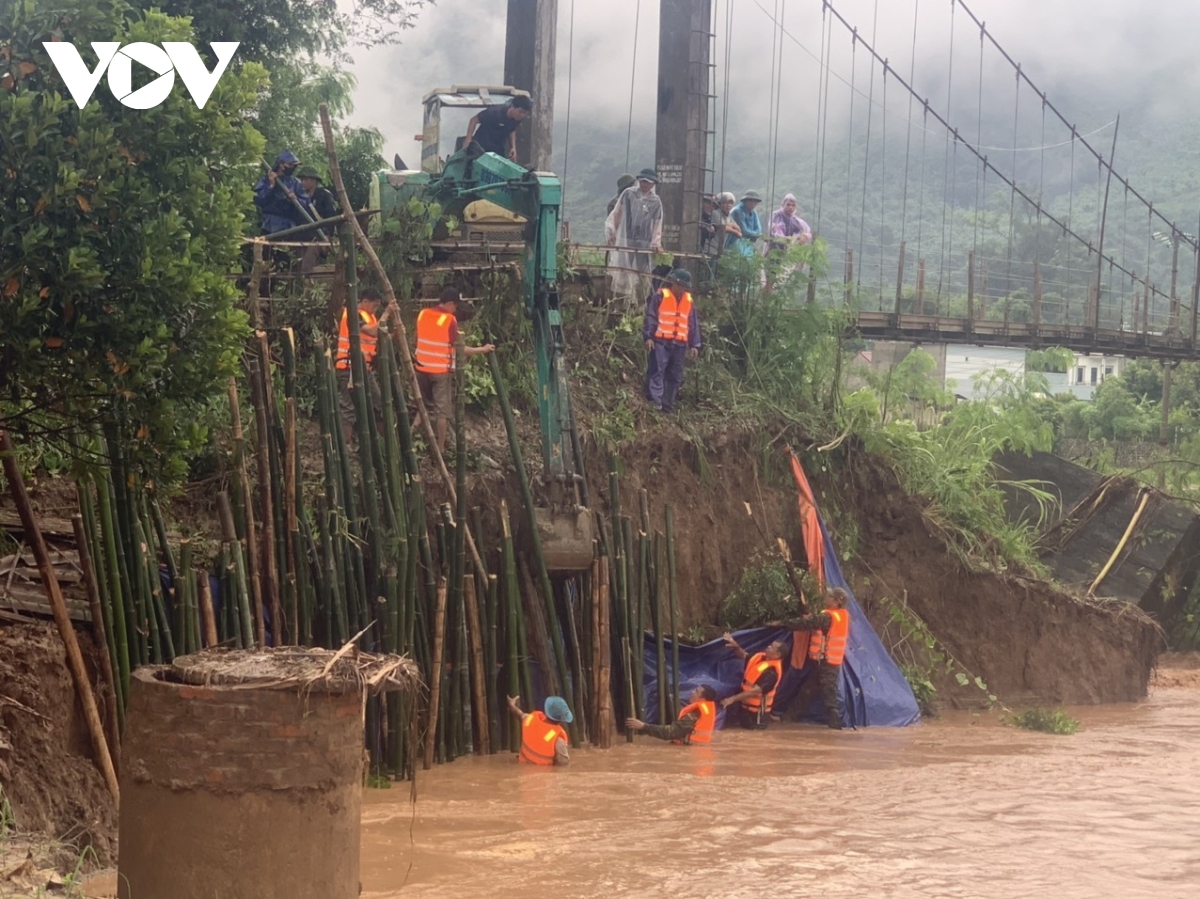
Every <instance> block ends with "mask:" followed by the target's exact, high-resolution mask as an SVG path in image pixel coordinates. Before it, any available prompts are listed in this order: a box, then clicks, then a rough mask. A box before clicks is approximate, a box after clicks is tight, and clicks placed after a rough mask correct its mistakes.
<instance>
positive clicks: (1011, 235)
mask: <svg viewBox="0 0 1200 899" xmlns="http://www.w3.org/2000/svg"><path fill="white" fill-rule="evenodd" d="M1020 121H1021V76H1020V74H1018V75H1017V80H1016V84H1015V95H1014V97H1013V154H1012V173H1013V184H1014V185H1016V183H1017V151H1016V146H1017V129H1018V127H1019V126H1020ZM1016 213H1017V189H1016V187H1015V186H1014V187H1013V188H1012V191H1011V193H1010V194H1009V200H1008V269H1007V271H1006V272H1005V275H1004V281H1005V284H1004V323H1005V325H1007V324H1008V322H1009V316H1010V313H1011V311H1012V292H1013V290H1012V266H1013V245H1014V243H1015V242H1016V233H1017V232H1016Z"/></svg>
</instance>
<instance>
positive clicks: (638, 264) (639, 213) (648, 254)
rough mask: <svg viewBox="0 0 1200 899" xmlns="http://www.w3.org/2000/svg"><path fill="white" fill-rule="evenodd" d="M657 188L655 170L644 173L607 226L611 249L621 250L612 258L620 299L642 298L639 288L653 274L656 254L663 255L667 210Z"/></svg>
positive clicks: (619, 200) (615, 289) (627, 191)
mask: <svg viewBox="0 0 1200 899" xmlns="http://www.w3.org/2000/svg"><path fill="white" fill-rule="evenodd" d="M656 184H658V175H657V174H655V172H654V169H642V170H641V171H640V172H638V175H637V184H636V185H635V186H634V187H629V188H626V189H625V190H624V191H622V192H621V196H620V197H618V198H617V203H616V205H615V206H613V211H612V212H610V213H609V214H608V218H607V219H606V220H605V222H604V231H605V235H606V236H607V238H608V245H609V246H610V247H616V248H617V250H616V252H614V253H610V254H609V266H610V267H611V268H612V284H613V293H614V294H616V295H617V296H624V297H630V296H640V295H642V293H643V291H642V290H640V289H639V287H640V286H643V282H644V280H645V277H646V275H647V273H649V271H650V265H651V263H652V262H653V261H654V254H655V253H659V252H662V224H663V206H662V200H661V199H659V196H658V194H657V193H655V191H654V186H655V185H656Z"/></svg>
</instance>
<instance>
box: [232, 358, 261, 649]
mask: <svg viewBox="0 0 1200 899" xmlns="http://www.w3.org/2000/svg"><path fill="white" fill-rule="evenodd" d="M228 394H229V418H230V424H231V426H232V431H233V433H232V435H231V436H232V437H233V446H234V467H235V469H236V470H237V474H238V480H239V481H240V484H239V487H240V489H241V494H242V503H243V504H244V505H245V508H246V545H247V546H248V547H250V553H249V556H250V558H249V560H248V564H249V572H248V573H249V577H250V593H251V596H252V598H253V600H254V623H255V630H254V631H253V634H254V635H256V637H257V642H258V645H259V646H266V640H265V636H264V635H265V631H266V621H265V618H264V613H263V593H262V585H261V584H260V582H259V576H258V563H257V561H256V559H255V549H254V548H255V547H256V546H258V527H257V525H256V524H255V522H254V501H253V499H252V497H251V491H250V471H249V468H248V467H247V466H246V437H245V434H244V432H243V431H242V412H241V403H240V402H239V400H238V389H237V379H236V378H233V377H230V379H229V389H228ZM232 523H233V518H232V517H231V518H230V525H231V526H232ZM225 539H226V540H227V541H228V540H234V541H236V540H237V531H236V529H234V531H233V533H232V535H230V533H229V532H228V531H226V534H225ZM247 637H248V643H247V645H253V642H254V639H253V638H252V637H251V635H247Z"/></svg>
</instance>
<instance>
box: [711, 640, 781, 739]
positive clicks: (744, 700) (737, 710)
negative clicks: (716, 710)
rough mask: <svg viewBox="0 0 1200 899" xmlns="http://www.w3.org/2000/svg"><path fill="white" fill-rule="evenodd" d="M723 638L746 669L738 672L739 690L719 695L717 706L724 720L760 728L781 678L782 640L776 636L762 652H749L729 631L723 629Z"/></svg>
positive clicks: (768, 712)
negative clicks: (740, 676)
mask: <svg viewBox="0 0 1200 899" xmlns="http://www.w3.org/2000/svg"><path fill="white" fill-rule="evenodd" d="M725 642H726V643H727V644H729V647H730V649H732V650H733V651H734V652H735V653H736V654H737V657H738V658H739V659H745V660H746V670H745V673H743V674H742V689H741V691H740V692H738V693H735V694H734V695H733V696H729V697H726V698H725V699H722V700H721V708H723V709H726V710H727V711H728V713H729V719H728V720H730V721H733V722H736V723H737V724H738V725H739V726H741V727H745V728H753V729H761V728H764V727H766V726H767V722H768V721H770V720H771V709H772V708H773V707H774V704H775V691H776V690H777V689H778V688H779V682H780V681H782V680H783V660H784V658H785V656H786V655H787V652H788V645H787V643H786V642H785V641H784V640H776V641H775V642H774V643H772V644H771V645H770V646H768V647H767V648H766V649H764V650H763V651H762V652H756V653H754V654H753V655H751V654H750V653H748V652H746V650H744V649H743V648H742V647H741V646H740V645H739V644H738V641H737V640H735V639H734V638H733V634H730V633H726V634H725Z"/></svg>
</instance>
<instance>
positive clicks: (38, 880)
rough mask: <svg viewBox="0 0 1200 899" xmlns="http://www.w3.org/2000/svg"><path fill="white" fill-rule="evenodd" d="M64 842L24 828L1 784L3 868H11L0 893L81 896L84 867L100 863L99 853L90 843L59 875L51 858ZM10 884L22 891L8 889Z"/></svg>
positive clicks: (0, 867) (0, 857) (34, 897)
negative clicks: (97, 855) (69, 867)
mask: <svg viewBox="0 0 1200 899" xmlns="http://www.w3.org/2000/svg"><path fill="white" fill-rule="evenodd" d="M62 845H63V844H61V843H59V842H58V841H56V840H53V839H50V838H47V837H43V836H39V835H37V834H31V833H25V832H23V831H22V830H21V829H20V828H19V827H18V826H17V820H16V815H15V814H14V813H13V808H12V803H11V802H9V800H8V797H7V796H5V795H4V790H3V788H0V871H6V872H9V879H8V880H7V881H6V882H5V883H3V884H0V896H9V895H12V896H17V895H23V896H27V897H29V899H43V897H47V899H48V897H50V896H59V897H66V899H71V897H81V896H82V895H83V892H82V887H83V875H84V870H85V869H87V868H89V867H95V866H96V864H97V862H98V859H97V858H96V853H95V851H94V850H93V849H92V848H91V847H90V846H88V847H85V848H84V849H83V851H82V852H79V854H78V856H77V857H76V859H75V863H74V866H73V868H72V869H71V871H70V872H68V873H65V874H63V875H62V876H61V877H59V876H57V875H56V874H55V872H54V867H53V865H52V864H51V862H50V859H51V858H53V857H54V855H55V854H56V851H59V850H61V849H62ZM9 888H12V889H16V890H18V892H16V893H9V892H6V890H8V889H9ZM20 890H25V892H24V893H22V892H19V891H20Z"/></svg>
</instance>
